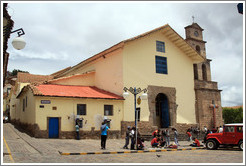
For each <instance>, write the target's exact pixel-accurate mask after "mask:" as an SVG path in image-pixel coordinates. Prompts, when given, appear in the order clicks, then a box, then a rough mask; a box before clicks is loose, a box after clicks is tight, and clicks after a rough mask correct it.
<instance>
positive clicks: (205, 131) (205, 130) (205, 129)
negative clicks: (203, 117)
mask: <svg viewBox="0 0 246 166" xmlns="http://www.w3.org/2000/svg"><path fill="white" fill-rule="evenodd" d="M203 131H204V134H206V133H207V131H208V129H207V127H206V126H204V128H203Z"/></svg>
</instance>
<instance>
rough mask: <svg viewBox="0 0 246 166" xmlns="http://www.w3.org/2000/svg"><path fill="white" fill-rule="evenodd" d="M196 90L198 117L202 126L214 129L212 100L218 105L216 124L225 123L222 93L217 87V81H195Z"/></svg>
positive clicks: (198, 121)
mask: <svg viewBox="0 0 246 166" xmlns="http://www.w3.org/2000/svg"><path fill="white" fill-rule="evenodd" d="M212 85H213V86H212ZM195 91H196V119H197V123H198V124H199V127H200V128H203V127H204V126H207V128H208V129H212V128H213V127H214V126H213V122H214V118H213V108H211V107H210V106H211V104H212V101H214V103H215V104H216V105H217V106H218V108H216V109H215V119H216V126H215V127H219V126H222V125H223V123H224V122H223V118H222V107H221V95H220V92H221V91H220V90H218V89H217V83H216V82H206V81H198V80H196V81H195Z"/></svg>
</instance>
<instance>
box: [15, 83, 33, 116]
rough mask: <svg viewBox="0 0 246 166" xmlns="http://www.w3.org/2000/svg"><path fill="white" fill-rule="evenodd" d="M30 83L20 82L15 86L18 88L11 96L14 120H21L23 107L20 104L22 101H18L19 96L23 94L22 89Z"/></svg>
mask: <svg viewBox="0 0 246 166" xmlns="http://www.w3.org/2000/svg"><path fill="white" fill-rule="evenodd" d="M28 84H30V83H21V82H18V83H17V84H16V85H15V86H17V90H16V93H15V94H14V93H13V92H11V93H12V95H11V100H10V117H11V119H12V120H14V119H15V120H20V116H21V111H22V110H21V108H22V105H21V103H20V99H17V98H16V97H17V95H18V94H19V93H20V92H21V90H22V88H23V87H24V86H26V85H28Z"/></svg>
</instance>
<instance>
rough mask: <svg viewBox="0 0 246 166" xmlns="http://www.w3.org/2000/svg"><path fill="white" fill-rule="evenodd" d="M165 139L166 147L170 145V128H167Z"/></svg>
mask: <svg viewBox="0 0 246 166" xmlns="http://www.w3.org/2000/svg"><path fill="white" fill-rule="evenodd" d="M165 141H166V147H168V146H169V145H170V133H169V129H166V130H165Z"/></svg>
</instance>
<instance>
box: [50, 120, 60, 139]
mask: <svg viewBox="0 0 246 166" xmlns="http://www.w3.org/2000/svg"><path fill="white" fill-rule="evenodd" d="M58 137H59V118H49V138H58Z"/></svg>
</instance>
